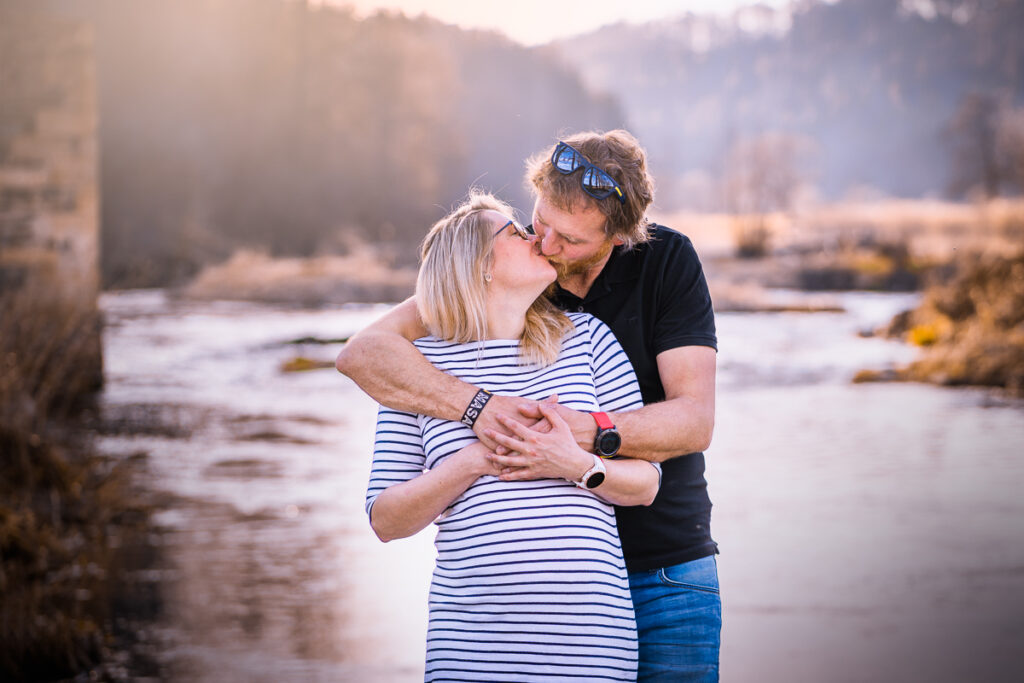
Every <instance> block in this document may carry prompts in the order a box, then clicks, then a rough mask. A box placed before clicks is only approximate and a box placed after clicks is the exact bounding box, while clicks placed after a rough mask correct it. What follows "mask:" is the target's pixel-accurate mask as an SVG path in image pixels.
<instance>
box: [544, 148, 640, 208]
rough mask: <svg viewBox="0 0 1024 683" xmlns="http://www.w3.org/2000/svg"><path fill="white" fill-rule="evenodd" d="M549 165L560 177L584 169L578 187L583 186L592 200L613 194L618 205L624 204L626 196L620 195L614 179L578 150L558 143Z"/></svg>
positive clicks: (620, 189) (619, 189)
mask: <svg viewBox="0 0 1024 683" xmlns="http://www.w3.org/2000/svg"><path fill="white" fill-rule="evenodd" d="M551 163H552V164H553V165H554V167H555V168H557V169H558V170H559V171H560V172H561V173H562V175H569V174H570V173H573V172H574V171H576V170H578V169H581V168H582V169H586V170H584V171H583V175H582V176H580V185H582V186H583V191H584V192H586V193H587V194H589V195H590V196H591V197H593V198H594V199H604V198H605V197H610V196H611V195H613V194H614V195H618V198H619V202H620V203H622V204H625V203H626V195H624V194H623V193H622V188H621V187H619V184H618V183H617V182H615V179H614V178H612V177H611V176H610V175H608V174H607V173H605V172H604V171H602V170H601V169H599V168H598V167H597V166H594V164H592V163H590V160H589V159H587V158H586V157H585V156H583V155H582V154H581V153H580V152H579V151H578V150H576V149H573V148H572V147H570V146H569V145H567V144H565V143H564V142H562V141H559V142H558V145H557V146H556V147H555V153H554V154H552V155H551Z"/></svg>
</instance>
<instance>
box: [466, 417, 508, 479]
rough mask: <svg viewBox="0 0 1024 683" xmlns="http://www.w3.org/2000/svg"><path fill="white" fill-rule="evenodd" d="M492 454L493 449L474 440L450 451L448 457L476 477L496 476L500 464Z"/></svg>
mask: <svg viewBox="0 0 1024 683" xmlns="http://www.w3.org/2000/svg"><path fill="white" fill-rule="evenodd" d="M516 424H518V423H516ZM494 455H495V453H494V451H492V450H491V449H490V448H488V447H487V446H485V445H484V444H483V443H482V442H480V441H474V442H473V443H471V444H469V445H468V446H465V447H464V448H461V449H459V450H457V451H455V452H454V453H452V454H451V455H450V456H449V458H450V459H451V460H452V461H453V464H455V465H456V466H458V467H459V468H460V469H465V470H466V471H468V472H471V473H473V474H475V475H476V476H478V477H483V476H485V475H488V474H489V475H492V476H495V477H497V476H498V475H499V474H501V470H502V466H501V465H499V464H497V463H495V462H494V461H493V460H492V459H491V458H492V457H493V456H494Z"/></svg>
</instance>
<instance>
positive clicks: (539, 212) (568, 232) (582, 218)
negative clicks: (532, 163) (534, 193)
mask: <svg viewBox="0 0 1024 683" xmlns="http://www.w3.org/2000/svg"><path fill="white" fill-rule="evenodd" d="M604 223H605V217H604V214H603V213H601V210H600V209H598V208H597V207H596V206H586V207H577V208H576V210H575V211H573V212H571V213H570V212H569V211H565V210H563V209H559V208H558V207H557V206H555V205H554V204H552V203H551V202H549V201H548V200H547V199H546V198H545V197H544V196H542V195H540V196H538V197H537V202H536V204H534V206H533V228H534V230H536V231H537V236H538V238H539V239H538V240H537V243H536V246H537V247H538V248H539V249H540V253H542V254H543V255H544V256H546V257H547V259H548V261H550V262H551V264H552V265H553V266H554V267H555V270H557V271H558V278H559V279H560V280H561V279H563V278H566V277H569V276H573V275H579V274H582V273H585V272H586V271H588V270H589V269H590V268H592V267H593V266H595V265H597V264H599V263H601V262H602V261H603V260H604V259H605V258H606V257H607V256H608V254H609V253H610V252H611V250H612V247H613V246H614V245H615V241H613V240H611V239H609V238H608V237H607V236H605V234H604Z"/></svg>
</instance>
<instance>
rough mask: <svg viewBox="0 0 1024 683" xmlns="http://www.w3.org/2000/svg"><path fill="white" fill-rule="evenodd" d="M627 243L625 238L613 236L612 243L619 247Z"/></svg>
mask: <svg viewBox="0 0 1024 683" xmlns="http://www.w3.org/2000/svg"><path fill="white" fill-rule="evenodd" d="M625 243H626V241H625V240H623V239H622V238H621V237H613V238H612V244H614V245H615V246H617V247H621V246H622V245H623V244H625Z"/></svg>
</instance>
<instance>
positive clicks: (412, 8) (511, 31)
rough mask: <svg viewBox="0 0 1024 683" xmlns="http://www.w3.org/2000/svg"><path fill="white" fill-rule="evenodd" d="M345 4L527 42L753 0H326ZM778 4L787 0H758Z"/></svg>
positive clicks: (719, 10)
mask: <svg viewBox="0 0 1024 683" xmlns="http://www.w3.org/2000/svg"><path fill="white" fill-rule="evenodd" d="M328 2H331V3H332V4H338V5H349V6H352V7H354V8H355V9H356V12H357V13H358V14H359V15H360V16H363V15H366V14H370V13H372V12H373V11H375V10H377V9H381V8H387V9H400V10H402V11H403V12H404V13H405V14H407V15H408V16H417V15H419V14H429V15H430V16H433V17H435V18H437V19H440V20H441V21H444V22H445V23H450V24H458V25H460V26H462V27H464V28H484V29H493V30H497V31H501V32H503V33H505V34H506V35H508V36H509V37H510V38H512V39H513V40H516V41H518V42H521V43H523V44H526V45H537V44H540V43H546V42H548V41H549V40H552V39H554V38H563V37H566V36H570V35H575V34H577V33H585V32H588V31H592V30H594V29H596V28H598V27H600V26H604V25H606V24H613V23H615V22H618V21H626V22H629V23H644V22H647V21H651V20H653V19H659V18H663V17H674V16H678V15H680V14H683V13H685V12H694V13H699V14H707V13H717V14H726V13H729V12H732V11H733V10H734V9H736V8H737V7H741V6H744V5H750V4H754V2H753V0H617V1H616V2H607V1H606V0H328ZM760 4H764V5H771V6H774V7H783V6H785V5H787V4H788V2H787V0H761V3H760Z"/></svg>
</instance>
